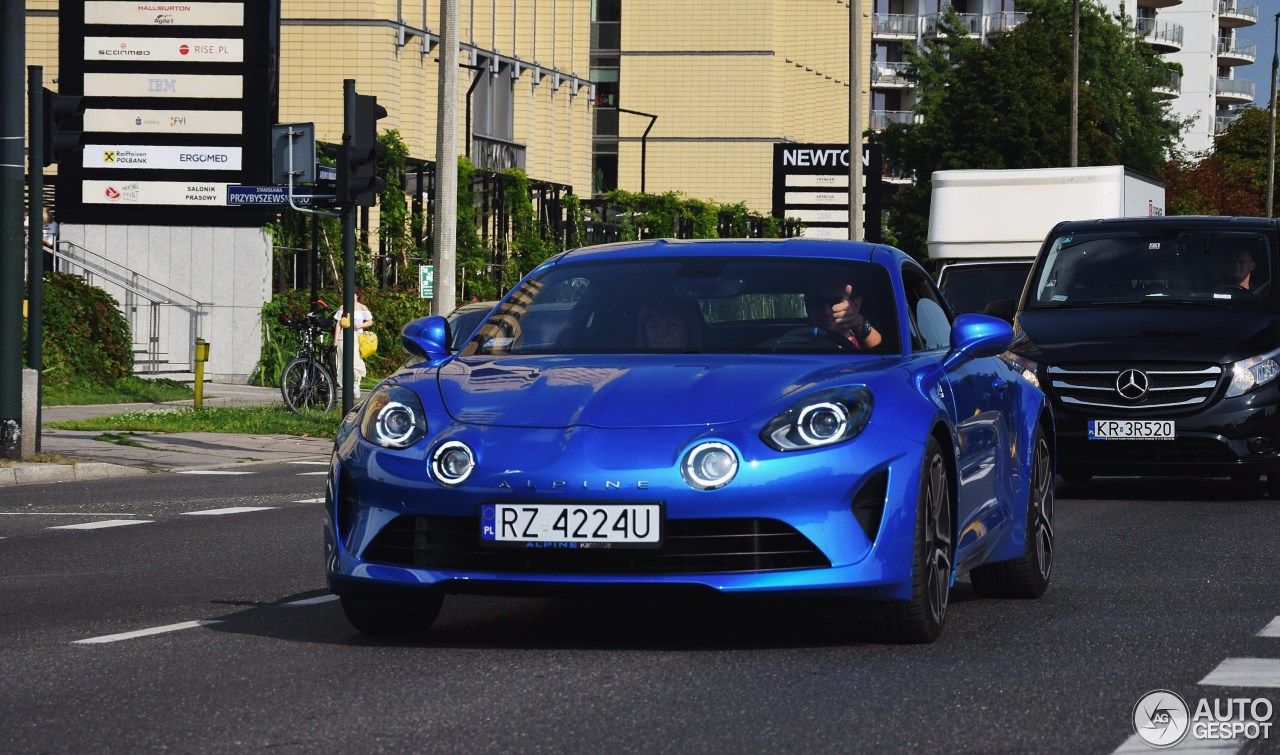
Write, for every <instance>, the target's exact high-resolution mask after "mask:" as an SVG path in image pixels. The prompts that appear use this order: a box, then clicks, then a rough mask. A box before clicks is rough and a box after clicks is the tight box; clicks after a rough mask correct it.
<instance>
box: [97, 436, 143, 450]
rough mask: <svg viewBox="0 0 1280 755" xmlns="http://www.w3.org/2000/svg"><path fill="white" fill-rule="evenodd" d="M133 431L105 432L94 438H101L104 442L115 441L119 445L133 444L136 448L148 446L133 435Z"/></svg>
mask: <svg viewBox="0 0 1280 755" xmlns="http://www.w3.org/2000/svg"><path fill="white" fill-rule="evenodd" d="M132 435H133V433H103V434H102V435H99V436H98V437H96V438H94V440H100V441H102V442H104V443H114V444H116V445H117V446H133V447H134V448H146V446H144V445H142V444H141V443H139V442H138V441H136V440H134V439H133V438H132V437H131V436H132Z"/></svg>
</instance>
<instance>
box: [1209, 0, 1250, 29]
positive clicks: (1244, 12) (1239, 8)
mask: <svg viewBox="0 0 1280 755" xmlns="http://www.w3.org/2000/svg"><path fill="white" fill-rule="evenodd" d="M1256 23H1258V4H1257V3H1238V2H1236V0H1219V1H1218V26H1221V27H1222V28H1224V29H1238V28H1239V27H1241V26H1253V25H1254V24H1256Z"/></svg>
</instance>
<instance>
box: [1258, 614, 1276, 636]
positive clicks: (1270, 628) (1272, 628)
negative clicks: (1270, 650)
mask: <svg viewBox="0 0 1280 755" xmlns="http://www.w3.org/2000/svg"><path fill="white" fill-rule="evenodd" d="M1258 636H1259V637H1280V616H1277V617H1275V618H1274V619H1272V620H1271V623H1270V624H1268V625H1266V626H1265V627H1263V628H1262V631H1261V632H1258Z"/></svg>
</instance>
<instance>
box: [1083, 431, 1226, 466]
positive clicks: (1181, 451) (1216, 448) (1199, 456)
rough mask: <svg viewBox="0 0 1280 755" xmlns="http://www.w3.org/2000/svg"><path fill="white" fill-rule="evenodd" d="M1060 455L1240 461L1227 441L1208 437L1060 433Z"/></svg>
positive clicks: (1118, 460)
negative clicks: (1106, 437)
mask: <svg viewBox="0 0 1280 755" xmlns="http://www.w3.org/2000/svg"><path fill="white" fill-rule="evenodd" d="M1058 459H1059V461H1060V462H1061V463H1065V464H1075V463H1080V462H1089V463H1091V464H1096V463H1103V464H1119V465H1125V464H1144V465H1145V464H1163V465H1168V466H1175V465H1191V464H1212V463H1233V462H1237V461H1239V457H1237V456H1236V454H1235V453H1234V452H1233V451H1232V450H1231V448H1230V447H1229V446H1228V445H1227V444H1225V443H1222V442H1220V441H1216V440H1211V439H1208V438H1178V439H1177V440H1114V441H1111V440H1109V441H1098V440H1085V439H1083V438H1061V437H1060V438H1059V439H1058Z"/></svg>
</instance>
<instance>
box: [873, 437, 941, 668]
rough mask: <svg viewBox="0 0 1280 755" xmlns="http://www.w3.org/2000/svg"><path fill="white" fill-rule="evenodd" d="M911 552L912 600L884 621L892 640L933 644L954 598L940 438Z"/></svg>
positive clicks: (931, 455)
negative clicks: (948, 604) (950, 601)
mask: <svg viewBox="0 0 1280 755" xmlns="http://www.w3.org/2000/svg"><path fill="white" fill-rule="evenodd" d="M915 518H916V526H915V538H914V540H915V547H914V548H913V549H912V568H911V577H912V578H911V600H910V601H907V602H905V603H898V604H894V605H893V606H891V607H890V608H889V610H888V612H887V615H886V616H885V622H886V626H885V629H886V630H887V635H888V639H889V640H891V641H894V642H904V643H923V642H933V641H934V640H936V639H938V637H939V636H940V635H941V634H942V627H943V624H944V623H945V622H946V618H947V599H948V597H949V596H950V593H951V569H952V559H953V558H954V553H953V551H952V542H953V537H954V535H953V530H954V525H953V524H952V518H951V476H950V474H949V473H948V472H947V462H946V459H945V458H944V457H943V455H942V447H941V446H940V445H938V441H937V439H935V438H932V437H931V438H929V442H928V444H927V445H926V446H925V452H924V464H923V465H922V467H921V472H920V492H919V498H918V502H917V506H916V517H915Z"/></svg>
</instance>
